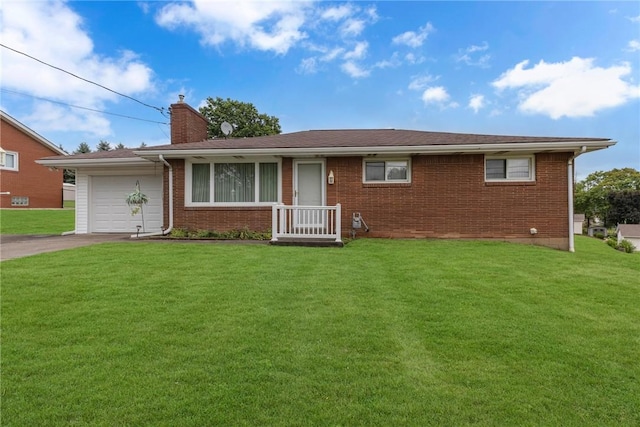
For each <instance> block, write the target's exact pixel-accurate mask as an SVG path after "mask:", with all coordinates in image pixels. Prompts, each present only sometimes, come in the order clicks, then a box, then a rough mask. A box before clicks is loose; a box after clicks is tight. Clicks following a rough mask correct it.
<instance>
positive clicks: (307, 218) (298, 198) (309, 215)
mask: <svg viewBox="0 0 640 427" xmlns="http://www.w3.org/2000/svg"><path fill="white" fill-rule="evenodd" d="M293 186H294V193H293V194H294V197H293V204H294V205H296V206H300V209H299V210H298V211H297V214H296V215H295V218H296V226H299V227H300V226H302V227H304V226H311V227H320V226H323V225H324V222H325V221H324V214H323V212H322V211H320V210H313V209H305V208H303V206H324V205H325V186H324V161H322V160H298V161H295V162H294V179H293Z"/></svg>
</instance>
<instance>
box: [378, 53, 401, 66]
mask: <svg viewBox="0 0 640 427" xmlns="http://www.w3.org/2000/svg"><path fill="white" fill-rule="evenodd" d="M400 65H402V61H401V60H400V58H399V57H398V52H394V53H393V55H391V58H389V59H385V60H382V61H378V62H376V65H375V67H376V68H397V67H399V66H400Z"/></svg>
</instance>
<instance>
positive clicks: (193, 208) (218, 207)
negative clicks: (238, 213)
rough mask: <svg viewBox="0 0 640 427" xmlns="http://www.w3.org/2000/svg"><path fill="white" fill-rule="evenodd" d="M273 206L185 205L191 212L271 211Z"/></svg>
mask: <svg viewBox="0 0 640 427" xmlns="http://www.w3.org/2000/svg"><path fill="white" fill-rule="evenodd" d="M273 204H275V203H272V204H268V205H198V206H193V205H185V207H184V208H185V209H186V210H191V211H205V210H206V211H212V210H213V211H216V210H217V211H222V210H256V211H257V210H271V206H273Z"/></svg>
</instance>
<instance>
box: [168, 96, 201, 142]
mask: <svg viewBox="0 0 640 427" xmlns="http://www.w3.org/2000/svg"><path fill="white" fill-rule="evenodd" d="M205 139H207V119H205V118H204V117H203V116H202V115H201V114H200V113H199V112H198V111H196V110H195V109H194V108H192V107H191V106H190V105H188V104H185V103H183V102H181V103H177V104H172V105H171V143H172V144H183V143H186V142H198V141H204V140H205Z"/></svg>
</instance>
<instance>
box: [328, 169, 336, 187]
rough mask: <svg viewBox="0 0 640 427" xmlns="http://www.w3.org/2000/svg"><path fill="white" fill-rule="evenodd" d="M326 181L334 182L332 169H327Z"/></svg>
mask: <svg viewBox="0 0 640 427" xmlns="http://www.w3.org/2000/svg"><path fill="white" fill-rule="evenodd" d="M327 182H328V183H329V184H333V183H334V182H335V178H334V176H333V171H332V170H330V171H329V177H328V178H327Z"/></svg>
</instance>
